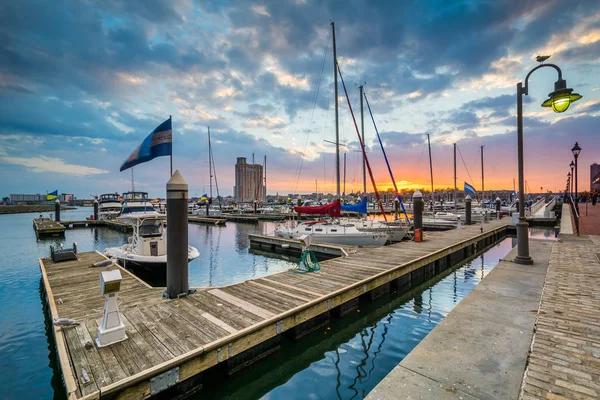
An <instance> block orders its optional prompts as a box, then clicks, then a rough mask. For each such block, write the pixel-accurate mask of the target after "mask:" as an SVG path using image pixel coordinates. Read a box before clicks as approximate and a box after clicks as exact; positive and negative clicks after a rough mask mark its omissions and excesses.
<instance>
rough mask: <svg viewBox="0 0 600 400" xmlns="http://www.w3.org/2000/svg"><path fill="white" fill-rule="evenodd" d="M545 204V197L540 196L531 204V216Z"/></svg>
mask: <svg viewBox="0 0 600 400" xmlns="http://www.w3.org/2000/svg"><path fill="white" fill-rule="evenodd" d="M545 205H546V199H544V198H541V199H540V200H538V201H537V202H536V203H535V204H533V205H532V206H531V216H534V215H536V214H537V213H538V212H539V211H540V210H541V209H542V208H543V207H544V206H545Z"/></svg>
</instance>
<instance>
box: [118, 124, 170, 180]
mask: <svg viewBox="0 0 600 400" xmlns="http://www.w3.org/2000/svg"><path fill="white" fill-rule="evenodd" d="M172 154H173V138H172V129H171V117H169V119H168V120H166V121H165V122H163V123H162V124H160V125H159V126H157V127H156V129H154V130H153V131H152V132H150V134H149V135H148V136H146V139H144V141H143V142H142V144H140V145H139V146H138V147H137V149H135V150H134V151H133V153H131V154H130V155H129V157H128V158H127V160H125V162H124V163H123V165H121V169H120V170H119V171H124V170H126V169H128V168H131V167H133V166H135V165H138V164H141V163H145V162H146V161H150V160H152V159H154V158H156V157H162V156H170V155H172Z"/></svg>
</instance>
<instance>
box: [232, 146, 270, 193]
mask: <svg viewBox="0 0 600 400" xmlns="http://www.w3.org/2000/svg"><path fill="white" fill-rule="evenodd" d="M233 197H234V198H235V201H236V202H238V203H239V202H244V201H254V200H259V201H263V200H264V198H265V187H264V179H263V166H262V165H260V164H248V163H247V162H246V157H238V158H237V162H236V164H235V186H234V187H233Z"/></svg>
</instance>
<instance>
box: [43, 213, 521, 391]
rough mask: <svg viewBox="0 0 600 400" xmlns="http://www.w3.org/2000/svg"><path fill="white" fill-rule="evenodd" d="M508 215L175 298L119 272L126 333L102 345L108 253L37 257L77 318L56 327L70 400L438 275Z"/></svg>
mask: <svg viewBox="0 0 600 400" xmlns="http://www.w3.org/2000/svg"><path fill="white" fill-rule="evenodd" d="M509 222H510V221H509V220H508V219H504V220H497V221H492V222H490V223H488V224H485V225H484V226H483V231H481V228H482V226H481V225H474V226H467V227H464V228H463V229H460V230H453V231H447V232H432V233H427V234H426V235H425V239H426V241H425V242H422V243H415V242H402V243H398V244H395V245H391V246H385V247H379V248H359V249H356V251H355V252H354V253H353V254H349V255H348V256H346V257H343V258H336V259H331V260H328V261H323V262H322V263H321V271H320V272H318V273H309V274H297V273H294V272H292V271H285V272H281V273H277V274H273V275H269V276H267V277H263V278H258V279H253V280H248V281H245V282H242V283H237V284H234V285H229V286H225V287H213V288H202V289H198V292H197V293H195V294H192V295H190V296H187V297H185V298H181V299H175V300H168V299H163V298H162V297H161V294H162V292H163V290H164V289H161V288H151V287H149V286H148V285H146V284H145V283H143V282H141V281H140V280H139V279H138V278H136V277H135V276H133V275H132V274H130V273H129V272H127V271H126V270H124V269H121V273H122V275H123V282H122V285H121V292H120V293H119V300H118V301H119V309H120V312H121V316H122V319H123V321H124V323H125V326H126V331H127V335H128V337H129V339H127V340H125V341H123V342H120V343H117V344H114V345H111V346H108V347H104V348H98V347H97V346H96V345H95V341H94V339H95V338H96V334H97V333H96V330H97V327H98V325H99V324H100V322H101V318H102V311H103V304H104V298H103V296H102V295H101V294H100V290H99V275H100V272H101V271H102V270H104V268H90V265H92V264H93V263H94V262H97V261H100V260H103V259H104V256H102V255H101V254H100V253H98V252H88V253H81V254H79V259H78V260H76V261H65V262H61V263H53V262H52V261H51V260H49V259H40V269H41V272H42V279H43V285H44V289H45V293H46V296H47V301H48V304H49V309H50V314H51V315H50V316H51V317H65V318H73V319H75V320H76V321H78V322H80V325H79V326H77V327H74V328H57V327H55V328H54V335H55V338H56V345H57V353H58V357H59V363H60V366H61V369H62V373H63V377H64V382H65V385H66V390H67V393H68V397H69V398H70V399H77V398H104V397H110V398H146V397H149V396H150V395H152V394H155V393H158V392H159V391H161V390H163V389H165V388H166V387H168V386H161V384H160V382H165V381H169V380H173V382H177V383H178V382H182V381H185V380H187V379H190V378H193V377H196V376H197V375H198V374H200V373H202V372H203V371H205V370H207V369H209V368H211V367H213V366H215V365H217V364H219V363H223V362H225V361H227V362H230V361H233V360H235V357H236V356H239V355H240V354H242V353H244V352H245V351H246V350H249V349H252V348H254V347H255V346H258V345H260V344H264V343H265V342H267V341H269V340H270V339H272V338H275V337H276V336H278V335H279V334H281V333H283V332H284V331H288V330H290V329H297V328H298V327H299V326H301V325H302V324H303V323H305V322H307V321H311V320H312V319H314V318H316V317H320V316H323V315H329V312H332V313H335V312H336V310H338V311H339V313H340V314H342V313H343V310H344V309H345V310H349V309H352V308H351V303H352V304H356V305H358V297H360V296H362V295H364V294H366V293H369V292H371V293H375V292H376V291H380V290H382V289H383V290H385V289H388V290H389V287H390V284H392V285H393V284H395V283H398V284H400V283H402V284H405V283H406V282H410V280H411V277H412V279H417V278H418V277H423V276H432V275H433V274H435V273H438V272H440V271H441V270H443V269H446V268H448V267H450V266H451V265H452V264H453V263H454V262H457V261H460V260H462V259H464V257H466V256H468V255H470V254H473V252H474V251H476V249H477V248H481V247H482V246H485V245H488V244H491V243H494V242H495V241H496V240H498V239H499V238H501V237H502V236H504V235H505V234H506V231H507V226H508V224H509ZM111 268H120V267H118V266H113V267H111ZM353 302H354V303H353ZM349 304H350V306H348V305H349ZM158 376H160V377H158Z"/></svg>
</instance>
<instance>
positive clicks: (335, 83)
mask: <svg viewBox="0 0 600 400" xmlns="http://www.w3.org/2000/svg"><path fill="white" fill-rule="evenodd" d="M331 36H332V38H333V87H334V95H335V178H336V181H337V197H338V198H339V197H340V124H339V115H338V77H337V52H336V48H335V24H334V22H333V21H331Z"/></svg>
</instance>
